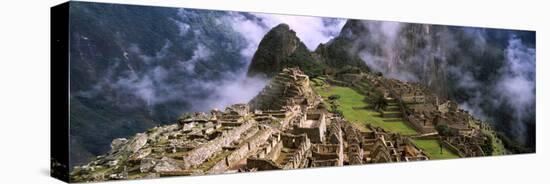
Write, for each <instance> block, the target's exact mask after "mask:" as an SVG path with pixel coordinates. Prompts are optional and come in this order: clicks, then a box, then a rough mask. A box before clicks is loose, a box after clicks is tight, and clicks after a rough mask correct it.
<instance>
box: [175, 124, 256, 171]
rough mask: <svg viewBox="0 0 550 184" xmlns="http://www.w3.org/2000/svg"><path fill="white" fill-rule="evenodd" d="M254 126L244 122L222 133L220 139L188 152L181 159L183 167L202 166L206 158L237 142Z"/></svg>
mask: <svg viewBox="0 0 550 184" xmlns="http://www.w3.org/2000/svg"><path fill="white" fill-rule="evenodd" d="M254 124H255V123H254V122H251V121H249V122H245V123H243V124H242V125H241V126H239V127H235V128H234V129H231V130H229V131H227V132H225V133H223V134H222V135H221V136H220V137H218V138H216V139H214V140H211V141H210V142H208V143H206V144H204V145H201V146H200V147H198V148H195V149H193V150H191V151H189V153H188V154H187V155H186V156H185V157H183V162H184V164H183V165H184V167H185V168H186V169H187V168H191V167H193V166H198V165H200V164H202V163H203V162H204V161H205V160H206V159H207V158H209V157H211V156H213V155H214V154H215V153H216V152H219V151H221V150H222V148H223V147H224V146H229V145H230V144H231V143H232V142H233V141H236V140H238V139H239V138H240V136H241V134H243V133H244V132H246V131H247V130H248V129H250V128H251V127H252V126H253V125H254Z"/></svg>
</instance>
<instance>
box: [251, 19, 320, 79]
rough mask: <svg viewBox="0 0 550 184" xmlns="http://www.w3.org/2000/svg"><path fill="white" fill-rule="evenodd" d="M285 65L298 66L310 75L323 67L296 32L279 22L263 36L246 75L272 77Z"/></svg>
mask: <svg viewBox="0 0 550 184" xmlns="http://www.w3.org/2000/svg"><path fill="white" fill-rule="evenodd" d="M287 67H299V68H300V69H302V70H304V71H305V72H306V74H308V75H310V76H317V75H320V74H322V73H323V70H324V69H325V66H324V65H323V64H322V63H321V62H319V61H318V60H316V59H315V58H314V57H313V56H312V54H311V53H310V51H309V50H308V49H307V47H306V46H305V45H304V43H302V41H300V39H299V38H298V37H297V36H296V32H294V31H293V30H291V29H290V27H289V26H288V25H287V24H280V25H278V26H276V27H274V28H273V29H271V30H270V31H269V32H268V33H267V34H266V35H265V36H264V37H263V39H262V41H261V42H260V45H259V46H258V49H257V50H256V52H255V53H254V57H253V58H252V61H251V63H250V66H249V69H248V75H249V76H256V75H265V76H266V77H273V76H274V75H275V74H277V73H278V72H280V71H281V70H282V69H283V68H287Z"/></svg>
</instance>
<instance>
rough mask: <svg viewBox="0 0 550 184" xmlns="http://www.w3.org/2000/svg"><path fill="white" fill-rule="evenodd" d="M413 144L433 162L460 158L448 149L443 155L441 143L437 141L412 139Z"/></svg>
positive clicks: (444, 149) (444, 150)
mask: <svg viewBox="0 0 550 184" xmlns="http://www.w3.org/2000/svg"><path fill="white" fill-rule="evenodd" d="M412 141H413V143H414V144H415V145H416V146H417V147H418V148H420V149H422V150H423V151H424V153H426V154H427V156H428V157H430V159H432V160H438V159H450V158H459V156H458V155H456V154H454V153H453V152H451V151H450V150H449V149H447V148H445V147H444V148H443V153H441V150H440V149H441V148H440V147H439V141H438V140H436V139H412Z"/></svg>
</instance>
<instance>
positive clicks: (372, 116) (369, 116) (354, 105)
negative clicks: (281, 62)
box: [315, 86, 417, 135]
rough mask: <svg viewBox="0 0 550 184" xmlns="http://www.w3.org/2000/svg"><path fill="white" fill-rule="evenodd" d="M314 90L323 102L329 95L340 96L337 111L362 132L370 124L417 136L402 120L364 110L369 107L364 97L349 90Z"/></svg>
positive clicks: (325, 88) (333, 88) (335, 88)
mask: <svg viewBox="0 0 550 184" xmlns="http://www.w3.org/2000/svg"><path fill="white" fill-rule="evenodd" d="M315 90H316V91H317V93H319V95H321V96H322V97H323V98H324V99H325V101H328V97H329V96H330V95H334V94H336V95H340V99H338V103H339V104H340V107H339V110H341V111H342V113H343V115H344V117H345V118H346V119H347V120H349V121H351V122H354V123H356V124H358V125H359V126H358V127H359V128H361V129H363V130H365V129H366V128H365V127H366V126H365V125H366V124H367V123H371V124H372V125H374V126H378V127H381V128H384V129H386V130H389V131H392V132H397V133H401V134H402V135H414V134H417V132H416V131H415V130H414V129H413V128H411V127H410V126H409V125H407V124H406V122H404V121H403V119H402V118H382V117H381V116H380V113H379V112H376V111H374V110H372V109H368V108H365V107H367V106H368V105H369V104H368V103H366V102H365V101H364V99H365V96H363V95H361V94H359V93H358V92H356V91H355V90H353V89H351V88H348V87H339V86H330V87H324V88H321V87H315Z"/></svg>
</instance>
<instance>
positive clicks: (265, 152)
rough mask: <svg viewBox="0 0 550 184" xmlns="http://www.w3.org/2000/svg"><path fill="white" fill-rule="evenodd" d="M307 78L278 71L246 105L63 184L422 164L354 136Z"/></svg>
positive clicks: (91, 166)
mask: <svg viewBox="0 0 550 184" xmlns="http://www.w3.org/2000/svg"><path fill="white" fill-rule="evenodd" d="M322 101H323V99H322V98H321V97H320V96H319V95H317V94H315V93H314V91H313V90H312V89H311V87H310V86H309V78H308V76H306V75H304V74H303V73H302V72H301V71H300V70H298V69H295V68H289V69H284V70H283V71H282V72H281V73H279V74H278V75H277V76H276V77H275V78H273V80H272V81H271V82H270V84H269V85H268V86H266V88H265V89H263V90H262V92H260V94H258V95H257V96H256V97H255V98H254V99H252V100H251V101H250V102H249V103H248V104H235V105H232V106H229V107H227V108H225V109H224V110H223V111H220V110H216V109H214V110H212V111H210V112H197V113H186V114H184V115H182V116H181V117H180V118H179V119H178V120H177V123H175V124H171V125H165V126H159V127H155V128H153V129H150V130H149V131H147V132H145V133H140V134H137V135H136V136H134V137H132V138H130V139H115V140H113V143H112V145H111V147H112V149H111V151H110V152H108V153H107V154H105V155H102V156H99V157H97V158H96V159H95V160H94V161H92V162H90V163H88V164H86V165H83V166H77V167H75V168H74V170H73V172H72V173H71V181H75V182H78V181H103V180H118V179H136V178H155V177H163V176H182V175H202V174H215V173H231V172H248V171H262V170H276V169H298V168H308V167H326V166H343V165H355V164H369V163H383V162H406V161H415V160H426V159H427V157H426V156H425V155H424V154H423V152H422V151H420V150H419V149H418V148H416V147H415V146H414V145H413V144H411V143H410V141H408V138H405V137H401V136H399V135H397V134H392V133H389V132H386V131H384V130H381V129H379V128H373V127H371V128H370V130H371V131H369V132H361V131H360V130H359V129H357V128H356V127H354V126H353V125H352V124H351V123H350V122H348V121H347V120H345V119H342V118H341V117H339V116H336V115H333V114H332V113H329V112H327V111H326V109H325V108H324V107H323V105H322V103H321V102H322Z"/></svg>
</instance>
